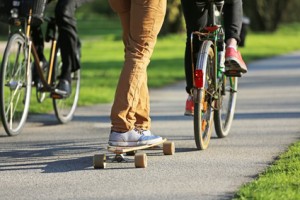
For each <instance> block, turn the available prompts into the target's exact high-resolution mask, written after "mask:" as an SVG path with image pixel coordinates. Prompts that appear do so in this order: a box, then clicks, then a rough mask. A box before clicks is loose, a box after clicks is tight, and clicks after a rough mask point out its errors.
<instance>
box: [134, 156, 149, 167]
mask: <svg viewBox="0 0 300 200" xmlns="http://www.w3.org/2000/svg"><path fill="white" fill-rule="evenodd" d="M134 164H135V167H136V168H146V167H147V155H146V154H145V153H137V154H135V156H134Z"/></svg>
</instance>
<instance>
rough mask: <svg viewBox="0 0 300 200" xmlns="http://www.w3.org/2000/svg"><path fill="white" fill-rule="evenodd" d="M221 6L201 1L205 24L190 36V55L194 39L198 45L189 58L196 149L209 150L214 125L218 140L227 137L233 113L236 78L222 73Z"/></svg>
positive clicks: (221, 2) (216, 2)
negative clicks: (195, 55)
mask: <svg viewBox="0 0 300 200" xmlns="http://www.w3.org/2000/svg"><path fill="white" fill-rule="evenodd" d="M223 5H224V1H220V0H218V1H216V0H206V1H205V2H203V9H207V10H208V15H207V16H208V19H207V25H206V26H205V27H204V28H203V29H202V30H200V31H196V32H193V33H192V35H191V46H192V55H194V53H193V49H194V48H193V40H194V38H197V39H199V42H200V43H201V46H200V50H199V52H198V53H197V58H196V60H195V59H194V58H193V56H192V60H193V62H192V63H193V66H192V71H193V76H194V77H193V89H192V94H193V100H194V138H195V142H196V146H197V149H198V150H204V149H206V148H207V147H208V145H209V142H210V138H211V134H212V130H213V128H212V127H213V123H214V126H215V131H216V134H217V136H218V137H219V138H223V137H226V136H227V135H228V134H229V131H230V128H231V125H232V121H233V117H234V112H235V105H236V98H237V87H238V78H237V77H229V76H226V75H225V74H224V73H225V66H224V52H225V44H224V31H223V28H222V25H221V23H220V22H217V16H216V14H215V12H219V13H222V7H223ZM219 21H220V20H219ZM218 23H219V24H218Z"/></svg>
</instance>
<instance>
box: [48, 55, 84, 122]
mask: <svg viewBox="0 0 300 200" xmlns="http://www.w3.org/2000/svg"><path fill="white" fill-rule="evenodd" d="M56 56H57V59H58V60H57V61H56V66H55V73H57V75H56V76H55V80H56V85H57V84H58V81H59V76H60V74H61V68H62V61H61V55H60V51H59V50H58V51H57V55H56ZM71 87H72V89H71V90H72V93H71V95H70V96H69V97H67V98H62V99H55V98H53V101H52V102H53V108H54V112H55V116H56V118H57V120H58V121H59V122H60V123H62V124H65V123H68V122H69V121H71V120H72V119H73V116H74V113H75V110H76V108H77V103H78V99H79V92H80V70H77V71H75V72H72V73H71Z"/></svg>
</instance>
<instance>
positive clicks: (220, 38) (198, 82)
mask: <svg viewBox="0 0 300 200" xmlns="http://www.w3.org/2000/svg"><path fill="white" fill-rule="evenodd" d="M207 3H208V5H206V4H205V5H203V6H208V22H207V25H206V26H205V27H204V28H203V30H201V31H195V32H192V34H191V41H190V42H191V52H192V53H191V55H192V58H191V59H192V74H194V78H193V85H194V88H195V89H202V88H203V86H204V85H205V78H204V77H205V75H206V74H205V70H203V69H206V67H207V66H206V65H207V63H204V64H203V62H202V60H204V59H206V58H205V56H206V57H207V53H205V54H202V55H200V58H198V59H197V63H199V64H197V63H196V66H195V62H194V57H193V55H194V52H193V51H194V48H193V40H194V37H198V40H199V41H200V42H202V43H205V42H208V41H211V42H212V48H213V51H214V54H215V55H218V53H219V51H220V50H224V49H222V48H223V43H224V31H223V28H222V26H221V25H218V24H216V19H215V13H214V12H215V10H216V5H215V2H214V1H213V0H208V1H207ZM218 6H219V8H218V9H219V10H220V11H221V10H222V7H221V6H222V5H218ZM201 46H202V47H203V46H205V45H201ZM203 52H207V50H204V51H203ZM221 70H222V69H221V67H220V60H219V57H218V56H215V60H214V69H213V71H214V76H213V77H214V80H213V81H214V84H213V85H214V91H217V90H218V87H219V85H221V84H219V83H218V81H219V80H220V79H218V77H220V75H221V74H222V73H221ZM194 96H198V95H194ZM212 96H213V97H214V99H218V96H217V95H215V94H212Z"/></svg>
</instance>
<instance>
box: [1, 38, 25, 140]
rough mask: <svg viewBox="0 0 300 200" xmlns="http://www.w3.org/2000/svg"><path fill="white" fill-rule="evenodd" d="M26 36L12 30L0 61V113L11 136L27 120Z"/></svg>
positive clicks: (18, 131) (19, 129) (15, 133)
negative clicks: (13, 32) (12, 32)
mask: <svg viewBox="0 0 300 200" xmlns="http://www.w3.org/2000/svg"><path fill="white" fill-rule="evenodd" d="M28 52H29V51H28V48H27V44H26V42H25V38H24V37H23V36H22V35H21V34H19V33H16V34H13V35H12V36H11V37H10V39H9V41H8V43H7V46H6V49H5V52H4V55H3V60H2V64H1V72H0V73H1V76H0V77H1V78H0V101H1V102H0V103H1V106H0V110H1V111H0V114H1V120H2V123H3V127H4V129H5V131H6V133H7V134H8V135H10V136H12V135H18V134H19V133H20V132H21V131H22V128H23V126H24V124H25V122H26V119H27V115H28V110H29V104H30V95H31V69H30V63H29V62H30V61H29V58H28Z"/></svg>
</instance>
